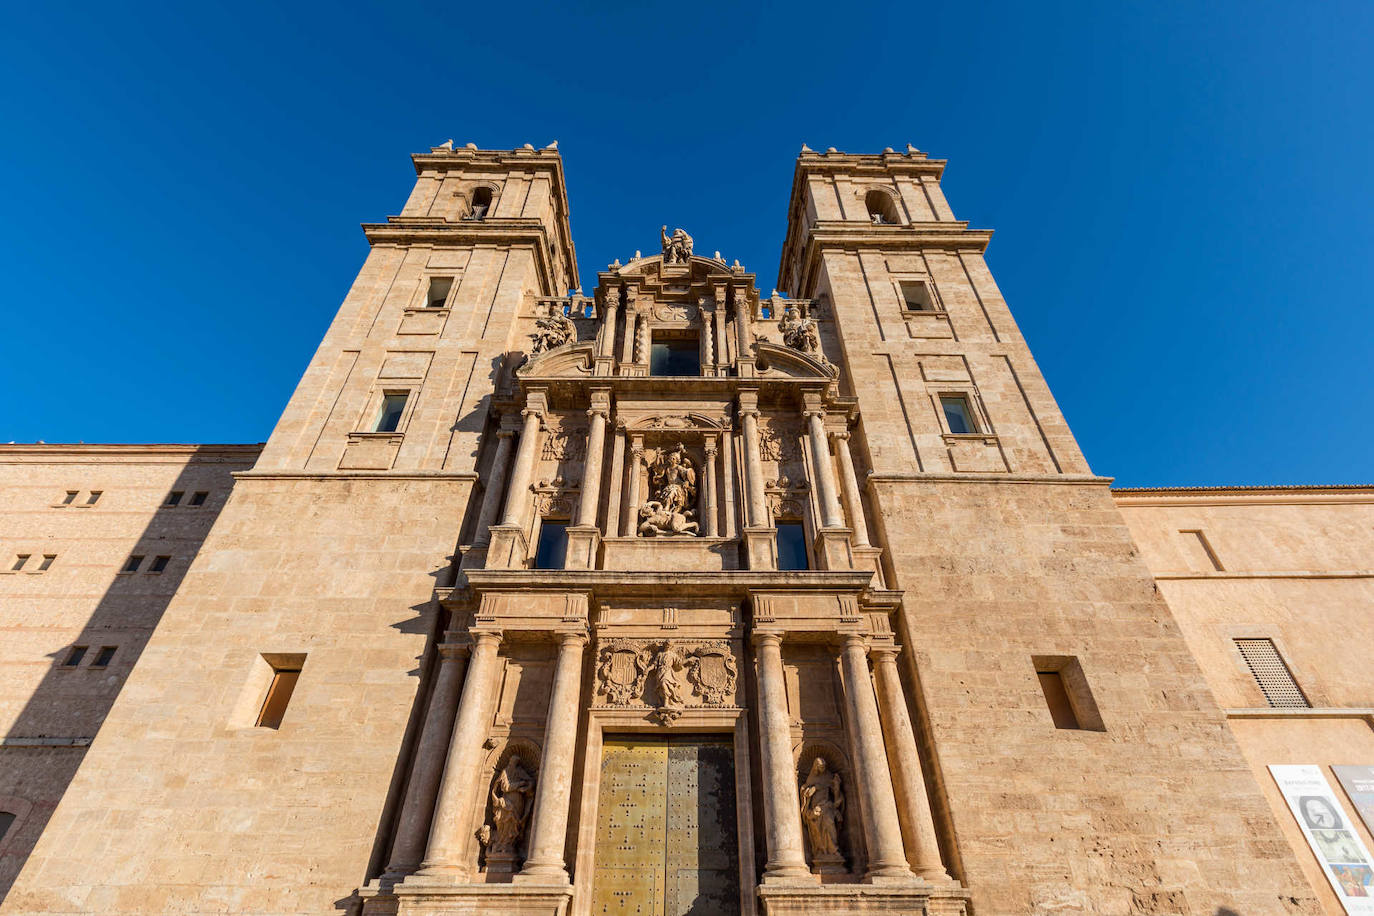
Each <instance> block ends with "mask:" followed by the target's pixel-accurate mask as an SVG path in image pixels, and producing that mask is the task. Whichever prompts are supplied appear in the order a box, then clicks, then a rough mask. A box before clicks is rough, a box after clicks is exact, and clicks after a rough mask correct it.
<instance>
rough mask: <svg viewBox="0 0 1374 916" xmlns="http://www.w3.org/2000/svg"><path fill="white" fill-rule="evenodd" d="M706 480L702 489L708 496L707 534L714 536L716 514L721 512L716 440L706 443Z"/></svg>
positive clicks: (710, 536) (706, 512) (706, 511)
mask: <svg viewBox="0 0 1374 916" xmlns="http://www.w3.org/2000/svg"><path fill="white" fill-rule="evenodd" d="M705 474H706V480H704V481H703V484H704V486H703V487H702V489H703V490H704V491H705V496H706V509H705V514H706V519H705V521H706V536H707V537H708V538H713V537H715V536H716V516H717V515H719V514H720V508H719V502H718V500H717V497H716V441H715V440H714V439H711V440H709V441H708V442H707V443H706V469H705Z"/></svg>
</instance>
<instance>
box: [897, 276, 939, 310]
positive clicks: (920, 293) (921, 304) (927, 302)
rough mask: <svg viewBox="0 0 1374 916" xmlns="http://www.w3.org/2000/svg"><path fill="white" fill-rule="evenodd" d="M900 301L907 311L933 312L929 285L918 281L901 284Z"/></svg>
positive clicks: (933, 303)
mask: <svg viewBox="0 0 1374 916" xmlns="http://www.w3.org/2000/svg"><path fill="white" fill-rule="evenodd" d="M902 301H903V303H904V304H905V305H906V309H907V311H909V312H933V311H935V300H934V298H933V297H932V296H931V295H930V287H929V286H927V285H926V284H924V283H921V282H919V281H914V282H908V283H903V284H902Z"/></svg>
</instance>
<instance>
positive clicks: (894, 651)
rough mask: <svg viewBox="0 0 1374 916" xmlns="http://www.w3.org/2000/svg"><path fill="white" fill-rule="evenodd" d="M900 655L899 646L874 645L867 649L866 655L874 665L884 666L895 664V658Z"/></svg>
mask: <svg viewBox="0 0 1374 916" xmlns="http://www.w3.org/2000/svg"><path fill="white" fill-rule="evenodd" d="M901 654H902V649H901V647H900V646H886V645H875V646H871V647H869V650H868V655H869V657H870V658H872V659H873V663H874V664H875V665H886V664H893V665H895V664H896V663H897V656H898V655H901Z"/></svg>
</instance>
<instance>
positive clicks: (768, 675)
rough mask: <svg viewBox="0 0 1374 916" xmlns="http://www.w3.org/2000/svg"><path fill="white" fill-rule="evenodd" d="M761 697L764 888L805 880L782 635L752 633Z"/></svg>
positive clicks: (804, 858)
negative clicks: (765, 850)
mask: <svg viewBox="0 0 1374 916" xmlns="http://www.w3.org/2000/svg"><path fill="white" fill-rule="evenodd" d="M754 660H755V665H756V676H757V679H758V688H759V689H758V695H759V731H760V732H761V734H760V735H759V750H760V751H761V753H760V763H761V765H762V770H763V825H764V834H765V836H766V838H767V842H768V861H767V863H766V864H765V865H764V867H763V880H764V882H765V883H768V882H776V881H778V880H788V879H792V880H795V879H798V878H809V877H810V875H811V871H810V869H808V868H807V867H806V852H805V850H804V849H803V848H802V822H801V801H800V799H799V798H798V795H797V773H796V768H795V767H794V766H793V764H792V727H791V724H790V722H789V721H788V717H787V687H786V684H785V683H784V681H783V672H782V635H781V634H779V633H767V632H755V633H754Z"/></svg>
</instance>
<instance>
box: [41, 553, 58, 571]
mask: <svg viewBox="0 0 1374 916" xmlns="http://www.w3.org/2000/svg"><path fill="white" fill-rule="evenodd" d="M56 559H57V554H55V553H45V554H43V562H42V563H39V564H38V571H39V572H42V571H43V570H45V569H49V568H51V566H52V561H53V560H56Z"/></svg>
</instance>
